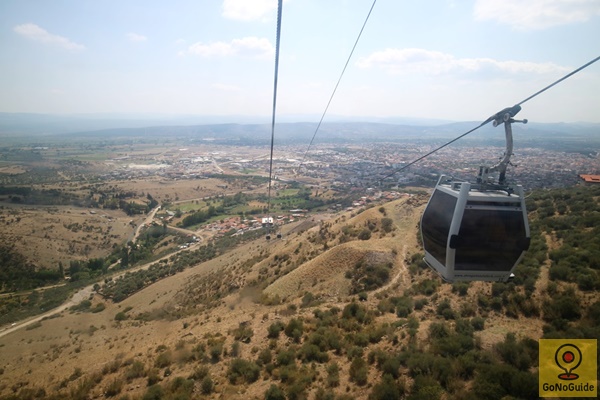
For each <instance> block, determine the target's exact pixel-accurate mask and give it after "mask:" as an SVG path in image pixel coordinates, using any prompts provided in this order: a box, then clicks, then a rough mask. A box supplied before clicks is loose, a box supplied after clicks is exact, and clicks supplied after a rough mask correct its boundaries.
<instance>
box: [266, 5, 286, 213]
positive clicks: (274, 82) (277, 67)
mask: <svg viewBox="0 0 600 400" xmlns="http://www.w3.org/2000/svg"><path fill="white" fill-rule="evenodd" d="M282 3H283V0H279V2H278V5H277V36H276V41H275V74H274V75H275V77H274V79H273V114H272V118H271V155H270V157H269V190H268V192H267V216H270V214H269V213H270V212H271V186H272V182H273V148H274V147H275V115H276V109H277V77H278V75H279V43H280V39H281V9H282Z"/></svg>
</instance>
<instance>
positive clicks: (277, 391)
mask: <svg viewBox="0 0 600 400" xmlns="http://www.w3.org/2000/svg"><path fill="white" fill-rule="evenodd" d="M265 400H286V398H285V393H284V392H283V390H282V389H281V388H280V387H279V386H276V385H273V384H272V385H271V386H270V387H269V388H268V389H267V391H266V392H265Z"/></svg>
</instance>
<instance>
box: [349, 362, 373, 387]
mask: <svg viewBox="0 0 600 400" xmlns="http://www.w3.org/2000/svg"><path fill="white" fill-rule="evenodd" d="M368 373H369V368H368V366H367V363H366V362H365V360H364V359H363V358H362V357H356V358H354V359H353V360H352V362H351V363H350V371H349V374H350V382H354V383H356V384H357V385H358V386H364V385H366V384H367V377H368Z"/></svg>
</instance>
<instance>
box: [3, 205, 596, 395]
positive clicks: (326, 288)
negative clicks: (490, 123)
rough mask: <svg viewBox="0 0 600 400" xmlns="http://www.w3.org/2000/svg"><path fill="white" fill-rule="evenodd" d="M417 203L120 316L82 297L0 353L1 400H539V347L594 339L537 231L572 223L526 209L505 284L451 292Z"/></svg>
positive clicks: (591, 324)
mask: <svg viewBox="0 0 600 400" xmlns="http://www.w3.org/2000/svg"><path fill="white" fill-rule="evenodd" d="M593 199H594V200H593V204H591V205H590V207H591V206H592V205H593V206H594V207H595V208H594V212H597V209H598V204H597V203H598V200H597V198H596V197H593ZM426 200H427V198H426V197H424V196H421V195H416V196H406V197H403V198H401V199H399V200H396V201H393V202H389V203H384V204H381V205H376V206H374V207H371V208H368V209H366V210H360V211H358V212H357V211H355V212H353V213H349V212H348V213H345V214H338V215H333V216H331V217H330V218H326V219H323V220H319V219H318V218H315V221H312V223H310V224H308V223H307V224H304V225H303V226H302V227H301V228H296V229H293V228H294V227H293V226H290V227H288V228H286V229H284V230H283V232H282V233H283V238H282V239H280V240H272V241H270V242H267V241H266V240H264V238H260V239H258V240H255V241H251V242H247V243H244V244H241V245H239V246H238V247H236V248H235V249H234V250H232V251H227V252H225V253H223V254H221V255H218V256H216V257H214V258H212V259H210V260H208V261H205V262H202V263H199V264H197V265H195V266H193V267H192V268H188V269H184V270H182V271H181V272H179V273H176V274H174V275H170V276H168V277H166V278H164V279H162V280H158V281H156V282H155V283H153V284H150V285H148V286H146V287H144V288H143V289H141V290H139V291H137V292H135V293H134V294H132V295H130V296H129V297H127V298H125V299H124V300H122V301H120V302H118V303H116V302H114V301H112V300H110V299H108V298H104V297H102V296H101V295H99V294H97V293H96V294H93V295H92V296H91V297H90V299H89V300H87V302H85V301H84V302H81V303H80V304H79V305H78V306H77V307H74V308H72V309H71V310H69V311H63V312H61V313H58V314H56V315H53V316H52V317H51V318H47V319H45V320H43V321H41V322H39V323H37V324H33V325H30V326H29V327H28V328H26V329H22V330H20V331H18V332H16V333H12V334H9V335H5V336H3V337H0V346H1V347H0V349H1V351H2V360H1V363H2V364H0V395H1V396H2V397H3V398H10V397H12V396H14V397H16V398H36V397H38V398H61V399H62V398H97V397H103V396H106V397H115V398H123V399H125V398H130V399H136V398H145V399H154V398H179V399H184V398H227V399H230V398H232V399H235V398H240V399H242V398H243V399H247V398H257V399H263V398H268V399H284V398H288V399H301V398H315V399H354V398H374V399H394V398H402V397H406V398H411V399H420V398H428V399H438V398H439V399H441V398H448V399H465V398H473V399H479V398H490V399H495V398H498V399H500V398H502V397H504V396H512V397H514V398H524V399H527V398H533V397H537V370H536V368H537V340H538V339H539V338H541V337H542V336H544V335H554V336H555V337H560V335H563V336H565V335H574V336H577V337H579V336H583V337H589V336H591V337H596V336H595V335H597V332H598V331H599V330H598V328H597V327H598V323H599V322H600V318H599V317H598V316H599V315H600V311H598V310H600V303H598V295H597V290H596V283H594V282H597V280H596V281H594V280H593V281H592V284H591V286H589V285H586V283H585V282H584V281H583V278H579V275H578V276H573V277H569V276H563V275H560V271H561V269H560V268H559V265H558V263H557V262H556V261H555V258H556V259H558V258H560V256H561V253H557V251H558V250H559V249H560V248H561V247H560V246H559V245H560V243H559V242H561V241H563V242H564V241H565V240H566V239H565V238H564V235H563V234H561V233H560V230H557V229H558V228H560V226H561V225H560V224H558V223H555V225H553V226H551V225H549V224H548V223H541V222H542V221H548V219H549V218H550V219H554V218H556V219H559V218H560V217H561V216H565V217H568V216H569V215H573V213H575V211H576V210H571V209H570V208H569V206H568V205H567V208H566V209H564V210H563V213H559V212H557V213H552V214H549V210H550V209H551V208H552V209H554V208H553V207H555V206H558V205H559V203H560V202H561V201H562V200H560V201H559V200H557V199H556V198H553V197H552V196H550V197H546V198H535V197H534V198H532V199H530V200H531V202H532V205H533V206H532V207H530V208H531V209H532V226H533V236H534V237H533V240H532V246H531V249H530V251H529V252H528V255H527V258H526V260H524V262H523V264H522V265H521V266H520V267H519V270H518V271H516V272H517V279H516V281H515V282H514V283H510V284H501V283H494V284H492V283H471V284H468V283H455V284H454V285H450V284H446V283H442V281H441V280H440V279H439V278H438V277H437V276H436V275H434V274H433V273H432V272H431V271H430V270H429V269H428V268H426V267H425V266H424V265H423V262H422V261H421V260H422V254H420V251H421V250H420V247H419V243H418V235H417V224H418V220H419V217H420V214H421V211H422V209H423V207H424V205H425V202H426ZM560 204H562V203H560ZM573 204H575V203H573ZM536 206H537V207H536ZM561 209H562V208H561ZM542 212H544V213H546V214H548V215H546V214H544V216H543V218H542V215H541V214H542ZM292 229H293V230H292ZM594 229H597V228H594V227H590V228H588V230H590V231H593V230H594ZM592 233H593V232H590V234H592ZM548 245H550V247H548ZM548 254H550V256H551V257H550V259H549V258H548ZM563 258H564V257H563ZM564 263H565V261H564V260H563V264H561V265H562V266H564V265H565V264H564ZM551 265H552V266H551ZM557 268H558V270H557ZM561 268H562V267H561ZM557 273H558V275H557ZM581 274H584V275H585V274H587V275H588V276H590V277H591V278H593V277H596V276H597V273H596V271H595V269H594V268H593V266H591V267H590V268H588V269H585V270H583V269H582V271H581V273H580V275H581ZM595 279H597V278H595ZM582 282H583V283H582Z"/></svg>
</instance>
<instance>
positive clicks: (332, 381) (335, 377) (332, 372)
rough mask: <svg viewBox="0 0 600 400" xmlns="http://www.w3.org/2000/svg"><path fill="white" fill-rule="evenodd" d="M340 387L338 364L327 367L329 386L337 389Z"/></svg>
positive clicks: (333, 363) (334, 363)
mask: <svg viewBox="0 0 600 400" xmlns="http://www.w3.org/2000/svg"><path fill="white" fill-rule="evenodd" d="M339 385H340V367H339V366H338V364H337V363H336V362H332V363H331V364H329V365H328V366H327V386H329V387H337V386H339Z"/></svg>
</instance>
